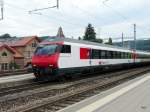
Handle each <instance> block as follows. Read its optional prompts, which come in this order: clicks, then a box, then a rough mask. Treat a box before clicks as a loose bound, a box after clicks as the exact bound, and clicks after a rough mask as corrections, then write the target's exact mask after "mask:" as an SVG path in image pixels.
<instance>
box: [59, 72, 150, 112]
mask: <svg viewBox="0 0 150 112" xmlns="http://www.w3.org/2000/svg"><path fill="white" fill-rule="evenodd" d="M58 112H150V73H147V74H145V75H143V76H141V77H138V78H136V79H133V80H130V81H128V82H126V83H124V84H121V85H119V86H117V87H114V88H112V89H110V90H107V91H104V92H102V93H100V94H98V95H95V96H93V97H90V98H88V99H85V100H83V101H81V102H79V103H76V104H74V105H71V106H69V107H67V108H64V109H62V110H59V111H58Z"/></svg>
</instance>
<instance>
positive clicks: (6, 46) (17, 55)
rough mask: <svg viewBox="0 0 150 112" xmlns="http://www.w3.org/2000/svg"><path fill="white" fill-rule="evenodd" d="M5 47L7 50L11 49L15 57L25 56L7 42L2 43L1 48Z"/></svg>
mask: <svg viewBox="0 0 150 112" xmlns="http://www.w3.org/2000/svg"><path fill="white" fill-rule="evenodd" d="M3 47H4V48H6V49H7V50H9V51H10V52H12V53H13V55H14V58H23V56H22V55H21V54H20V53H19V52H18V51H17V50H15V49H14V48H12V47H10V46H8V45H6V44H2V43H0V49H1V48H3Z"/></svg>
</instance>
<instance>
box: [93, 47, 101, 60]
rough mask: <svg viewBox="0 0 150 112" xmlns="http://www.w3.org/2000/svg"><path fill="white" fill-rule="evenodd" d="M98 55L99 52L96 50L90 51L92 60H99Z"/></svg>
mask: <svg viewBox="0 0 150 112" xmlns="http://www.w3.org/2000/svg"><path fill="white" fill-rule="evenodd" d="M99 55H100V53H99V50H96V49H92V59H99V57H100V56H99Z"/></svg>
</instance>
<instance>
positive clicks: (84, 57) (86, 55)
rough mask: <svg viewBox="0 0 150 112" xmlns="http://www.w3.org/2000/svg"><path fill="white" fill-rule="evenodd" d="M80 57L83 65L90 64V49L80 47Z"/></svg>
mask: <svg viewBox="0 0 150 112" xmlns="http://www.w3.org/2000/svg"><path fill="white" fill-rule="evenodd" d="M80 59H81V61H82V62H83V63H84V66H91V63H92V62H91V49H90V48H80Z"/></svg>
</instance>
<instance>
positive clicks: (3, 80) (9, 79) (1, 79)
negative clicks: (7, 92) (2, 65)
mask: <svg viewBox="0 0 150 112" xmlns="http://www.w3.org/2000/svg"><path fill="white" fill-rule="evenodd" d="M34 78H35V77H34V75H33V73H29V74H22V75H13V76H4V77H0V84H3V83H8V82H16V81H22V80H28V79H34Z"/></svg>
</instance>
